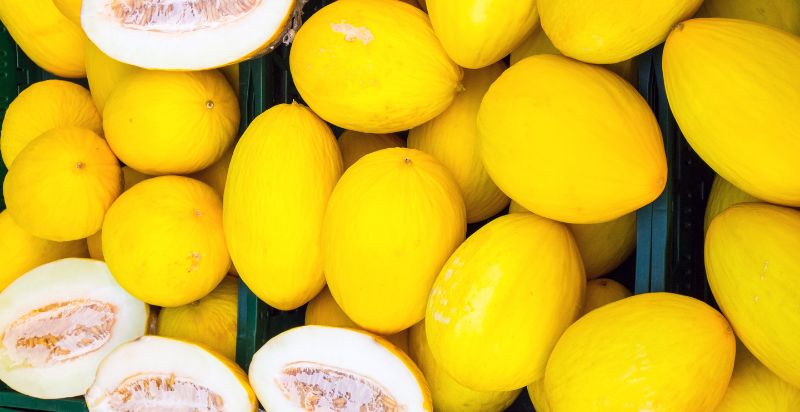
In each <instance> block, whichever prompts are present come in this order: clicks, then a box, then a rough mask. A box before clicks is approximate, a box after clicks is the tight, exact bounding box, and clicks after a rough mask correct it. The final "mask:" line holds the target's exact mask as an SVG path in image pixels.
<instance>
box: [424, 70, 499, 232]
mask: <svg viewBox="0 0 800 412" xmlns="http://www.w3.org/2000/svg"><path fill="white" fill-rule="evenodd" d="M505 69H506V65H505V64H504V63H496V64H493V65H491V66H488V67H485V68H483V69H480V70H466V71H465V72H464V79H463V82H462V84H463V86H464V89H465V90H464V91H462V92H461V93H459V94H458V96H456V98H455V100H453V103H452V104H451V105H450V107H448V108H447V110H445V111H444V113H442V114H440V115H439V116H436V118H434V119H433V120H431V121H429V122H427V123H425V124H423V125H421V126H418V127H415V128H413V129H411V131H410V132H409V133H408V147H410V148H412V149H419V150H422V151H423V152H426V153H428V154H431V155H433V157H435V158H436V159H437V160H439V161H440V162H442V164H443V165H445V167H447V169H448V170H450V172H452V173H453V177H455V178H456V181H457V182H458V186H459V187H460V188H461V193H462V194H463V196H464V204H465V206H466V208H467V222H469V223H472V222H480V221H482V220H485V219H488V218H490V217H492V216H494V215H496V214H497V213H499V212H500V211H501V210H503V209H504V208H505V207H506V206H508V202H509V199H508V196H506V195H505V193H503V192H502V191H500V189H499V188H498V187H497V185H495V184H494V182H493V181H492V178H490V177H489V174H488V173H487V172H486V169H485V168H484V167H483V162H482V161H481V156H480V150H479V149H478V126H477V118H478V109H479V108H480V105H481V100H483V96H484V95H485V94H486V91H487V90H489V86H491V85H492V83H493V82H494V81H495V80H497V78H498V77H499V76H500V74H501V73H503V71H504V70H505Z"/></svg>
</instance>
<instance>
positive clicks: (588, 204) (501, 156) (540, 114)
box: [478, 55, 667, 223]
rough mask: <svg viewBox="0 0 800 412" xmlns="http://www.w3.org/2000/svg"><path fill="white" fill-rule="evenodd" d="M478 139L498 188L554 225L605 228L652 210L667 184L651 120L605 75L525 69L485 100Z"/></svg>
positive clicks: (536, 62)
mask: <svg viewBox="0 0 800 412" xmlns="http://www.w3.org/2000/svg"><path fill="white" fill-rule="evenodd" d="M478 131H479V145H480V150H481V157H482V159H483V163H484V166H486V170H487V171H488V172H489V176H491V177H492V180H494V182H495V183H496V184H497V186H498V187H499V188H500V189H501V190H502V191H503V192H505V193H506V194H507V195H509V197H511V199H513V200H515V201H516V202H517V203H519V204H520V205H522V206H523V207H525V208H526V209H528V210H530V211H531V212H533V213H536V214H538V215H541V216H544V217H547V218H550V219H555V220H559V221H563V222H567V223H602V222H607V221H609V220H613V219H616V218H618V217H620V216H623V215H625V214H627V213H630V212H632V211H634V210H636V209H639V208H640V207H642V206H644V205H646V204H648V203H650V202H652V201H653V200H655V198H656V197H658V195H659V194H660V193H661V191H662V190H663V189H664V186H665V185H666V181H667V165H666V157H665V154H664V144H663V141H662V139H661V132H660V130H659V128H658V122H657V121H656V118H655V116H654V115H653V112H652V111H651V110H650V107H649V106H648V105H647V103H646V102H645V101H644V99H643V98H642V96H641V95H639V93H638V92H637V91H636V89H634V88H633V87H632V86H631V85H630V84H629V83H627V82H626V81H625V80H623V79H622V78H620V77H619V76H617V75H615V74H614V73H612V72H610V71H608V70H606V69H604V68H602V67H597V66H593V65H590V64H586V63H581V62H577V61H574V60H571V59H568V58H566V57H563V56H554V55H538V56H533V57H528V58H527V59H525V60H523V61H521V62H518V63H517V64H515V65H513V66H511V68H509V69H508V70H506V71H505V72H504V73H503V74H502V75H500V78H498V79H497V81H495V82H494V84H492V86H491V87H490V88H489V91H488V92H487V93H486V96H485V97H484V98H483V102H482V103H481V107H480V110H479V112H478ZM564 136H569V139H567V138H564Z"/></svg>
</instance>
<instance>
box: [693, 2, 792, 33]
mask: <svg viewBox="0 0 800 412" xmlns="http://www.w3.org/2000/svg"><path fill="white" fill-rule="evenodd" d="M695 17H723V18H728V19H741V20H750V21H754V22H756V23H763V24H767V25H770V26H773V27H775V28H778V29H781V30H785V31H788V32H789V33H794V34H796V35H800V2H798V1H797V0H705V1H704V2H703V5H702V6H700V10H698V11H697V14H695Z"/></svg>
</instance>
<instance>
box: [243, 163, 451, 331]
mask: <svg viewBox="0 0 800 412" xmlns="http://www.w3.org/2000/svg"><path fill="white" fill-rule="evenodd" d="M465 232H466V216H465V210H464V201H463V200H462V199H461V193H460V191H459V189H458V184H457V183H456V182H455V180H454V179H453V177H452V176H451V174H450V172H448V171H447V169H445V167H444V166H442V165H441V164H440V163H439V162H438V161H436V159H434V158H433V157H432V156H430V155H428V154H426V153H423V152H420V151H419V150H414V149H402V148H392V149H383V150H380V151H377V152H375V153H371V154H368V155H366V156H364V157H362V158H361V160H359V161H357V162H356V163H355V164H354V165H353V166H351V167H350V168H349V169H347V171H346V172H345V173H344V175H343V176H342V179H341V180H340V181H339V183H338V184H337V185H336V188H335V189H334V191H333V194H332V195H331V199H330V202H328V209H327V211H326V212H325V220H324V223H323V227H322V253H323V259H322V261H323V265H324V269H325V279H326V280H327V281H328V287H329V288H330V290H331V294H332V295H333V297H334V298H335V299H336V302H337V303H338V304H339V306H340V307H341V308H342V310H344V312H345V313H346V314H347V316H348V317H350V319H352V320H353V321H354V322H355V323H356V324H358V325H359V326H361V327H362V328H364V329H368V330H371V331H374V332H376V333H381V334H392V333H396V332H399V331H401V330H403V329H407V328H409V327H411V326H413V325H414V324H416V323H417V322H419V321H421V320H422V318H423V317H424V316H425V303H426V301H427V299H428V293H429V292H430V288H431V285H433V281H434V278H435V277H436V274H437V273H438V272H439V269H440V268H441V266H442V264H443V263H444V262H445V261H446V260H447V257H448V256H449V255H450V253H451V252H452V251H453V250H454V249H455V248H456V246H458V244H459V243H461V241H462V240H463V239H464V235H465ZM237 267H238V266H237ZM239 269H240V270H241V268H239ZM387 288H388V289H387Z"/></svg>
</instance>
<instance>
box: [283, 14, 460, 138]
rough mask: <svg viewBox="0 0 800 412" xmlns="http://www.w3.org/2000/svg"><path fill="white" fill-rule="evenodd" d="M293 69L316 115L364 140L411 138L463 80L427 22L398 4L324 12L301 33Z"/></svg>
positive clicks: (291, 59) (441, 108)
mask: <svg viewBox="0 0 800 412" xmlns="http://www.w3.org/2000/svg"><path fill="white" fill-rule="evenodd" d="M289 64H290V67H291V71H292V76H293V79H294V82H295V85H296V86H297V90H298V91H299V92H300V95H301V96H302V97H303V99H304V100H305V101H306V102H307V103H308V105H309V106H310V107H311V109H313V110H314V112H315V113H317V114H318V115H319V116H320V117H322V118H323V119H325V120H327V121H329V122H331V123H333V124H335V125H337V126H339V127H342V128H344V129H348V130H355V131H359V132H366V133H390V132H397V131H401V130H407V129H410V128H412V127H415V126H418V125H420V124H422V123H425V122H427V121H428V120H430V119H432V118H434V117H436V116H437V115H438V114H439V113H441V112H443V111H444V110H445V109H446V108H447V106H448V105H450V103H451V102H452V101H453V98H454V97H455V95H456V92H457V91H458V88H459V85H458V83H459V81H460V80H461V75H462V73H461V69H460V68H459V67H458V66H457V65H456V64H455V63H453V62H452V61H451V60H450V58H449V57H448V56H447V54H446V53H445V51H444V49H443V48H442V46H441V44H440V43H439V40H438V39H437V38H436V35H435V34H434V32H433V29H432V28H431V25H430V21H429V20H428V16H427V15H426V14H425V13H423V12H422V11H420V10H419V9H418V8H416V7H414V6H411V5H408V4H406V3H403V2H401V1H397V0H338V1H336V2H334V3H331V4H330V5H328V6H325V7H324V8H322V9H321V10H320V11H318V12H317V13H315V14H314V15H313V16H311V18H309V19H308V20H307V21H306V22H305V23H303V26H302V27H301V28H300V30H299V31H298V32H297V36H296V37H295V38H294V43H293V44H292V52H291V55H290V57H289Z"/></svg>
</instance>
